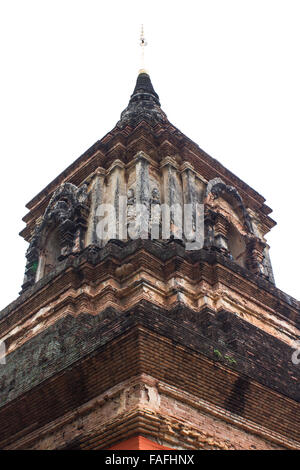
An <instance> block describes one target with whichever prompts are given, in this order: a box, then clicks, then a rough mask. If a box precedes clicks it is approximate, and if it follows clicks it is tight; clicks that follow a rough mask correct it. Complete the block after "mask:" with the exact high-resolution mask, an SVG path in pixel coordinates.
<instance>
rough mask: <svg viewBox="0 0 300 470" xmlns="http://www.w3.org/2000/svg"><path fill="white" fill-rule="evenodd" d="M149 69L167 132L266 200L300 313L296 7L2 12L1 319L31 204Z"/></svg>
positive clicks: (287, 2)
mask: <svg viewBox="0 0 300 470" xmlns="http://www.w3.org/2000/svg"><path fill="white" fill-rule="evenodd" d="M141 23H144V28H145V35H146V39H147V41H148V46H147V48H146V67H147V69H148V70H149V72H150V76H151V79H152V83H153V85H154V88H155V90H156V91H157V93H158V94H159V96H160V101H161V104H162V108H163V110H164V111H165V112H166V113H167V116H168V118H169V120H170V121H171V122H172V123H173V124H174V125H175V126H177V127H178V128H179V129H180V130H181V131H182V132H183V133H185V134H186V135H187V136H188V137H190V138H191V139H192V140H194V141H195V142H196V143H197V144H199V145H200V147H201V148H203V149H204V150H205V151H206V152H208V153H209V154H210V155H211V156H213V157H214V158H217V159H218V160H219V161H220V162H221V163H222V164H223V165H225V166H226V167H227V168H228V169H229V170H231V171H232V172H233V173H235V174H236V175H237V176H239V177H240V178H241V179H243V180H244V181H245V182H246V183H248V184H249V185H250V186H252V187H253V188H254V189H255V190H257V191H258V192H259V193H260V194H262V195H263V196H264V197H265V198H266V203H267V204H268V205H269V206H270V207H272V208H273V211H274V212H273V213H272V214H271V216H272V217H273V218H274V219H275V220H276V221H277V223H278V225H277V226H276V227H275V228H274V229H272V231H271V233H270V235H269V236H268V243H269V244H270V246H271V251H270V255H271V260H272V263H273V268H274V274H275V279H276V283H277V286H278V287H279V288H280V289H282V290H283V291H285V292H287V293H288V294H290V295H292V296H294V297H296V298H298V299H299V297H300V295H299V294H300V289H299V265H300V257H299V229H300V224H299V167H300V165H299V159H300V139H299V113H300V61H299V49H300V27H299V24H300V2H299V1H297V0H295V1H293V0H282V1H276V0H251V1H248V0H218V1H217V0H207V1H204V0H203V1H202V0H196V1H193V0H186V1H185V2H182V1H174V0H172V1H169V0H160V1H157V0H152V1H151V2H150V1H147V2H146V1H142V0H140V1H135V0H127V1H110V2H108V1H105V2H104V1H100V0H98V1H93V0H84V1H83V0H81V1H76V0H51V1H50V0H26V1H24V0H0V45H1V46H0V47H1V74H0V132H1V135H0V157H1V175H2V182H1V185H0V198H1V232H0V242H1V248H2V254H1V270H0V285H1V294H0V309H1V308H3V307H5V306H6V305H7V304H8V303H9V302H11V301H12V300H14V298H16V297H17V295H18V292H19V290H20V286H21V284H22V281H23V274H24V267H25V252H26V249H27V243H25V242H24V241H23V240H22V239H21V237H19V236H18V233H19V232H20V231H21V230H22V228H23V227H24V223H23V222H22V220H21V219H22V217H23V216H24V215H25V214H26V212H27V210H26V209H25V204H26V203H27V202H28V201H29V200H30V199H32V198H33V197H34V196H35V195H36V194H37V193H38V192H39V191H40V190H42V189H43V188H44V187H45V186H46V185H47V184H48V183H49V182H50V181H52V179H54V178H55V177H56V176H57V175H58V174H59V173H61V172H62V171H63V170H64V169H65V168H66V167H67V166H68V165H69V164H71V163H72V162H73V161H74V160H75V159H76V158H77V157H79V156H80V155H81V154H82V153H83V152H84V151H85V150H87V148H89V147H90V146H91V145H92V144H93V143H94V142H95V141H97V140H98V139H100V138H101V137H103V136H104V135H105V134H106V133H107V132H108V131H110V130H111V129H112V128H113V127H114V125H115V123H116V122H117V121H118V119H119V115H120V113H121V111H122V110H123V109H124V108H125V107H126V105H127V103H128V100H129V97H130V94H131V93H132V91H133V88H134V85H135V81H136V77H137V72H138V69H139V68H140V50H139V49H140V48H139V35H140V25H141Z"/></svg>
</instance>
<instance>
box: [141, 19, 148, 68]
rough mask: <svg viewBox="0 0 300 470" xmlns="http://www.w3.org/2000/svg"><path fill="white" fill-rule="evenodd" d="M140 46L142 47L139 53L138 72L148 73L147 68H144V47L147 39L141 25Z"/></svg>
mask: <svg viewBox="0 0 300 470" xmlns="http://www.w3.org/2000/svg"><path fill="white" fill-rule="evenodd" d="M140 46H141V48H142V54H141V68H140V71H139V73H148V72H147V70H145V47H146V46H147V41H146V39H145V35H144V26H143V25H142V27H141V36H140Z"/></svg>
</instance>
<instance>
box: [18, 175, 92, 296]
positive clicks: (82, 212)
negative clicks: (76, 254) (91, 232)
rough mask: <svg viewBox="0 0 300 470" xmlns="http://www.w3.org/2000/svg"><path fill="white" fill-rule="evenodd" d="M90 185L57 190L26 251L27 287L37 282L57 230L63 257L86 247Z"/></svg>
mask: <svg viewBox="0 0 300 470" xmlns="http://www.w3.org/2000/svg"><path fill="white" fill-rule="evenodd" d="M87 188H88V185H87V184H86V183H84V184H83V185H82V186H81V187H79V188H78V187H77V186H75V185H74V184H72V183H63V184H62V185H61V186H60V187H59V188H58V189H57V190H56V191H55V192H54V194H53V196H52V197H51V199H50V202H49V204H48V206H47V209H46V211H45V213H44V215H43V218H42V220H41V222H40V223H39V224H38V225H36V227H35V230H34V234H33V237H32V239H31V242H30V245H29V248H28V250H27V253H26V258H27V264H26V271H25V281H24V285H23V290H24V289H26V288H27V287H29V286H30V285H32V284H34V282H35V280H36V273H37V270H38V267H39V264H40V261H41V256H42V255H43V250H45V247H46V244H47V240H48V238H49V235H50V234H53V233H54V231H55V232H56V233H55V234H56V236H57V245H58V248H59V252H60V253H59V254H60V256H61V257H64V256H67V255H68V254H70V253H71V252H73V251H78V250H80V249H81V248H83V236H84V233H85V230H86V220H87V217H88V206H89V195H88V193H87Z"/></svg>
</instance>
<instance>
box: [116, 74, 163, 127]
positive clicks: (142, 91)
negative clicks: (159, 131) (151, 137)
mask: <svg viewBox="0 0 300 470" xmlns="http://www.w3.org/2000/svg"><path fill="white" fill-rule="evenodd" d="M141 121H147V122H148V123H150V124H152V125H155V124H157V123H158V122H167V116H166V114H165V113H164V112H163V111H162V109H161V107H160V102H159V96H158V94H157V93H156V92H155V90H154V88H153V85H152V83H151V80H150V76H149V75H148V73H146V72H144V71H142V72H140V73H139V75H138V78H137V81H136V85H135V88H134V91H133V93H132V95H131V97H130V101H129V103H128V106H127V108H126V109H124V111H123V112H122V114H121V119H120V121H119V122H118V124H117V125H118V127H125V126H127V125H130V126H132V127H135V126H136V125H137V124H138V123H139V122H141Z"/></svg>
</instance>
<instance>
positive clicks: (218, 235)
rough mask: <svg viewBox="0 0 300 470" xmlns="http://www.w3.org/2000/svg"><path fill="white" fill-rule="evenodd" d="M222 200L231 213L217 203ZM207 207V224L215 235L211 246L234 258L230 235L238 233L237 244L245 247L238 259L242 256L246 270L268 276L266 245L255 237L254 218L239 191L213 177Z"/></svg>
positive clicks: (207, 189) (207, 196) (207, 197)
mask: <svg viewBox="0 0 300 470" xmlns="http://www.w3.org/2000/svg"><path fill="white" fill-rule="evenodd" d="M219 198H223V199H224V200H225V201H227V202H228V204H229V207H230V212H228V210H226V208H224V207H222V203H221V202H219V201H218V199H219ZM204 204H205V214H206V222H207V225H208V227H210V230H211V231H213V232H214V236H213V242H212V244H213V245H215V246H216V247H217V248H219V249H220V250H221V251H223V252H224V253H225V254H229V256H230V257H231V258H233V257H232V255H231V250H230V246H229V242H230V234H232V232H233V231H235V233H236V234H238V235H237V236H238V237H239V239H238V238H236V244H238V241H239V243H240V245H243V244H244V252H242V248H240V251H241V253H240V254H239V255H238V256H237V258H238V257H239V256H240V257H243V258H244V261H243V263H244V267H247V268H248V269H250V270H251V271H252V272H253V273H255V274H259V275H266V272H265V269H264V266H263V263H264V258H265V255H264V250H265V247H266V243H265V242H264V241H263V240H261V239H260V238H259V237H258V236H256V235H255V233H254V229H253V225H252V221H251V217H250V215H249V213H248V211H247V209H246V208H245V206H244V203H243V200H242V198H241V196H240V194H239V193H238V191H237V189H236V188H235V187H233V186H229V185H226V184H225V183H224V181H223V180H222V179H221V178H214V179H213V180H211V181H209V183H208V185H207V188H206V193H205V200H204ZM231 209H232V210H231ZM234 213H235V215H233V214H234ZM236 216H237V217H236ZM208 232H209V230H208ZM237 258H235V260H236V261H238V260H237ZM243 263H239V264H242V265H243Z"/></svg>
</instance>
